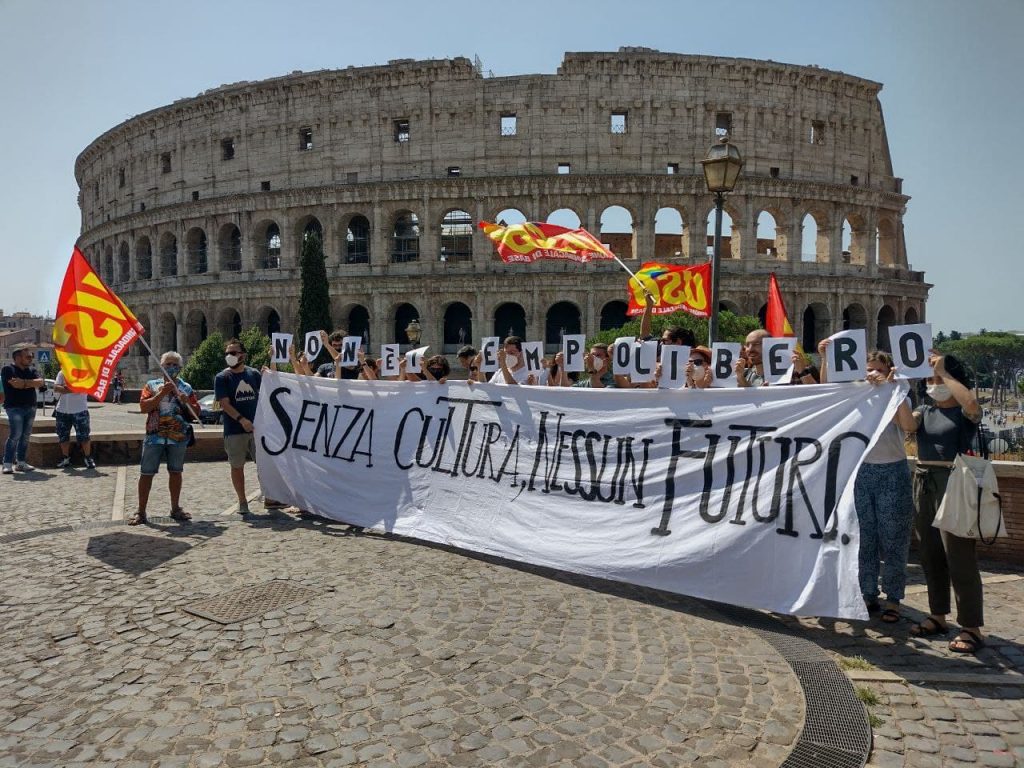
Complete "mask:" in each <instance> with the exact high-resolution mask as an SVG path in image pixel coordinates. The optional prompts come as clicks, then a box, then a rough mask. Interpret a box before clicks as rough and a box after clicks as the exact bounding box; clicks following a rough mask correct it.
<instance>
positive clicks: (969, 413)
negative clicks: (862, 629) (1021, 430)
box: [910, 350, 985, 653]
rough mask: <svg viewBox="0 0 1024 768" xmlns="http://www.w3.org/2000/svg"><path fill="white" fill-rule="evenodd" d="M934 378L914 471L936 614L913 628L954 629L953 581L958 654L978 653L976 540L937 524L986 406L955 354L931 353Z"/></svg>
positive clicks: (920, 417) (925, 633) (920, 420)
mask: <svg viewBox="0 0 1024 768" xmlns="http://www.w3.org/2000/svg"><path fill="white" fill-rule="evenodd" d="M928 362H929V363H931V365H932V369H933V371H934V375H933V376H932V377H931V378H929V379H927V380H926V381H924V382H921V384H922V385H924V387H923V388H924V390H925V391H924V394H925V395H927V397H926V398H924V401H923V404H922V405H921V406H920V407H919V408H917V409H916V410H915V411H914V420H915V423H916V427H917V468H916V469H915V470H914V502H915V504H916V505H917V516H916V518H915V519H914V529H915V532H916V533H917V537H918V539H919V541H920V542H921V565H922V567H923V568H924V575H925V580H926V581H927V584H928V610H929V611H930V615H929V616H928V617H926V618H925V619H924V620H923V621H922V622H921V623H920V624H918V625H917V626H915V627H914V628H913V629H912V630H911V632H910V633H911V635H913V636H914V637H934V636H936V635H945V634H946V633H947V632H948V631H949V627H948V626H947V624H946V614H948V613H949V611H950V600H949V592H950V583H951V582H952V585H953V593H954V594H955V596H956V610H957V616H956V620H957V622H958V623H959V624H960V634H959V635H957V637H956V638H955V639H954V640H953V641H952V642H951V643H950V644H949V650H951V651H953V652H954V653H977V652H978V651H979V650H981V648H983V647H984V646H985V640H984V637H983V636H982V634H981V627H982V626H983V625H984V623H985V622H984V613H983V605H982V591H981V573H980V572H979V571H978V559H977V554H976V552H975V545H976V541H975V540H974V539H967V538H963V537H960V536H955V535H953V534H951V533H949V532H948V531H941V530H939V529H938V528H935V527H934V526H933V525H932V522H933V521H934V520H935V513H936V512H937V511H938V508H939V505H940V504H941V503H942V497H943V495H944V494H945V491H946V483H947V482H948V481H949V474H950V469H951V468H952V465H953V460H954V459H955V458H956V456H957V454H958V453H965V452H966V451H967V450H968V449H969V447H970V444H971V441H972V439H973V438H974V434H975V432H976V431H977V429H978V422H980V421H981V406H979V405H978V399H977V398H976V397H975V395H974V390H973V389H972V388H971V386H972V384H971V380H970V377H969V376H968V374H967V371H966V370H965V369H964V367H963V364H962V363H960V361H959V360H957V359H956V358H954V357H953V356H952V355H946V356H943V355H940V354H939V353H937V352H936V351H935V350H931V353H930V357H929V360H928Z"/></svg>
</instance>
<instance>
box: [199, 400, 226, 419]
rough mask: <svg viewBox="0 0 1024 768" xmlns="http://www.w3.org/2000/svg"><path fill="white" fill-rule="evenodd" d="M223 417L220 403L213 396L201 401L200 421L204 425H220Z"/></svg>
mask: <svg viewBox="0 0 1024 768" xmlns="http://www.w3.org/2000/svg"><path fill="white" fill-rule="evenodd" d="M223 415H224V414H222V413H221V410H220V401H219V400H217V398H216V397H214V396H213V395H212V394H209V395H206V396H204V397H201V398H200V399H199V420H200V421H201V422H203V424H220V421H221V417H222V416H223Z"/></svg>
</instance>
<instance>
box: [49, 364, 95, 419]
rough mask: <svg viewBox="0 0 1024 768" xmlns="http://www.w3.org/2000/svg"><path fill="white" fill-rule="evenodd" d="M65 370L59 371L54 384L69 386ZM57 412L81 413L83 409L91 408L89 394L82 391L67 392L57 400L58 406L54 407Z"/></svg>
mask: <svg viewBox="0 0 1024 768" xmlns="http://www.w3.org/2000/svg"><path fill="white" fill-rule="evenodd" d="M65 381H66V380H65V378H64V371H60V372H58V373H57V378H56V379H54V380H53V384H54V386H57V387H64V386H67V384H66V383H65ZM53 410H54V411H55V412H57V413H66V414H71V413H81V412H82V411H87V410H89V396H88V395H83V394H81V393H80V392H65V393H64V394H63V395H61V396H60V400H58V401H57V407H56V408H54V409H53Z"/></svg>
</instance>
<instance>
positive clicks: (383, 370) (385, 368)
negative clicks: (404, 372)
mask: <svg viewBox="0 0 1024 768" xmlns="http://www.w3.org/2000/svg"><path fill="white" fill-rule="evenodd" d="M398 373H399V368H398V345H397V344H381V345H380V375H381V376H397V375H398Z"/></svg>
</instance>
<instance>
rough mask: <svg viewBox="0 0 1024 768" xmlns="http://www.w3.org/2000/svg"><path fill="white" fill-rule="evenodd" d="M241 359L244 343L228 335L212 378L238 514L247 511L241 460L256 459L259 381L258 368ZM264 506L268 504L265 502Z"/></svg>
mask: <svg viewBox="0 0 1024 768" xmlns="http://www.w3.org/2000/svg"><path fill="white" fill-rule="evenodd" d="M245 360H246V349H245V345H244V344H242V342H241V341H239V340H238V339H230V340H229V341H228V342H227V344H225V345H224V364H225V365H227V368H225V369H224V370H223V371H221V372H220V373H218V374H217V376H216V378H215V379H214V381H213V392H214V397H216V398H217V401H218V402H219V403H220V410H221V413H222V414H224V418H223V419H221V421H222V422H223V424H224V452H225V453H227V455H228V464H229V465H230V466H231V485H232V486H233V487H234V489H235V496H237V497H238V514H240V515H244V514H247V513H248V512H249V502H248V498H247V496H246V494H245V462H246V461H247V460H249V459H252V460H253V461H255V460H256V444H255V441H254V439H253V429H254V428H255V427H254V425H253V421H254V420H255V418H256V405H257V403H258V401H259V398H260V384H261V383H262V381H263V377H262V376H261V375H260V372H259V371H257V370H256V369H255V368H250V367H249V366H248V365H246V364H245ZM264 506H268V505H267V504H266V502H265V504H264ZM268 508H270V507H269V506H268Z"/></svg>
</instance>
